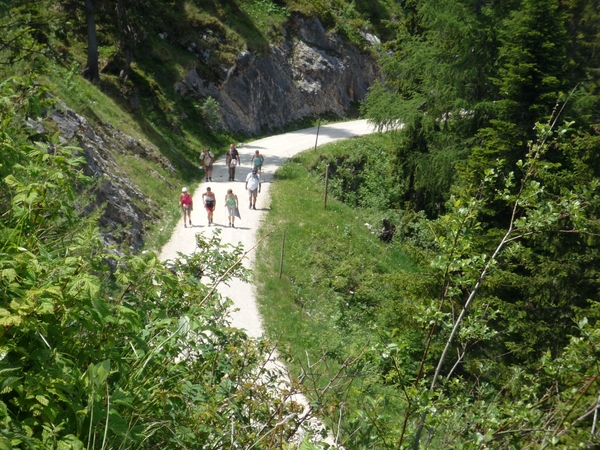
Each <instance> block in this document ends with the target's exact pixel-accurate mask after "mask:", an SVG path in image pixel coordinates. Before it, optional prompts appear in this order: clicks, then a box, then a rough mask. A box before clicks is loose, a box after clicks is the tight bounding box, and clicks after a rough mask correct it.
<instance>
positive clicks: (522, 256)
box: [0, 0, 600, 450]
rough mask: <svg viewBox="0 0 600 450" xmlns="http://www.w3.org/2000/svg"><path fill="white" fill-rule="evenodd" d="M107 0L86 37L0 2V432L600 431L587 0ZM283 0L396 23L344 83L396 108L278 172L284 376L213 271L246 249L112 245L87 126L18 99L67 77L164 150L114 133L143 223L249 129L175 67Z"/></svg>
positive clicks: (574, 440)
mask: <svg viewBox="0 0 600 450" xmlns="http://www.w3.org/2000/svg"><path fill="white" fill-rule="evenodd" d="M116 3H117V4H116V5H115V2H108V1H100V0H98V1H94V2H91V3H88V5H90V4H93V5H94V6H95V10H94V11H95V12H94V14H95V15H94V18H95V21H96V22H95V23H96V29H97V31H98V38H99V39H98V47H97V49H96V50H98V55H97V56H98V58H97V60H94V59H93V57H90V52H89V51H88V49H87V48H86V47H87V43H86V42H87V39H86V38H87V36H86V34H87V31H86V30H87V28H86V11H85V9H84V8H83V6H84V5H83V4H81V2H71V1H70V0H64V1H47V0H44V1H41V2H27V1H18V2H17V1H15V2H11V1H4V2H2V1H0V13H1V14H2V16H1V17H2V21H3V23H2V25H3V26H2V27H0V43H1V44H2V45H0V63H1V64H0V71H1V73H2V76H3V78H2V80H3V81H2V83H0V94H1V95H0V97H1V98H0V123H1V124H2V127H1V129H0V137H1V139H0V183H1V185H0V211H2V215H1V217H2V220H1V222H0V238H1V239H0V296H1V297H0V298H2V300H3V301H2V304H0V425H1V426H0V448H2V449H3V448H7V449H8V448H60V449H82V448H89V449H91V448H100V449H104V448H198V447H200V446H201V447H202V448H215V449H217V448H218V449H220V448H293V447H299V448H302V449H303V450H312V449H313V448H314V447H315V446H316V445H317V441H319V440H320V439H321V437H322V436H320V435H318V434H316V435H314V436H310V437H311V438H312V440H313V441H314V442H313V443H309V442H308V438H307V440H305V442H303V443H298V442H292V441H291V436H293V435H295V434H296V431H297V429H298V428H299V427H302V426H303V425H304V424H305V421H306V420H307V419H309V418H310V415H316V414H318V415H321V416H323V417H325V420H326V421H327V423H328V424H329V425H330V427H331V429H332V430H333V434H334V436H335V437H336V438H337V439H338V443H340V444H341V445H343V447H344V448H346V449H348V450H350V449H352V450H354V449H365V450H367V449H369V450H371V449H402V448H404V449H406V448H412V449H415V450H417V449H423V448H435V449H447V448H461V449H482V448H489V449H511V450H512V449H522V448H535V449H545V448H554V449H561V450H562V449H564V450H567V449H572V448H596V447H598V446H599V445H600V432H599V431H598V430H599V429H600V424H599V423H598V417H599V414H598V412H599V410H600V406H599V405H600V402H599V401H598V399H599V398H600V385H599V380H600V366H599V362H598V361H599V360H598V354H599V353H600V327H599V323H600V322H599V318H600V307H599V305H600V298H599V297H598V295H599V292H600V289H599V286H598V280H599V279H600V276H599V275H600V274H599V272H598V268H599V267H600V251H599V248H600V247H599V244H600V241H599V237H600V219H599V217H600V195H599V192H598V191H599V189H600V157H599V155H600V127H599V125H598V123H599V120H600V119H599V118H600V91H599V87H600V78H599V73H600V72H599V68H600V51H599V49H600V41H599V39H598V35H599V33H598V30H599V29H600V15H599V11H600V10H599V9H598V5H597V2H596V1H593V0H578V1H571V2H559V1H557V0H518V1H514V2H509V3H506V2H470V1H466V0H443V1H438V0H435V1H433V0H410V1H403V2H398V3H392V2H364V1H356V2H345V1H325V2H320V1H302V0H295V1H289V2H272V1H269V0H264V1H263V0H253V1H240V2H237V1H233V2H225V3H222V2H221V3H218V2H217V3H212V2H195V1H194V2H192V1H179V0H177V1H175V2H160V1H155V0H148V1H146V2H116ZM295 13H299V14H304V15H308V16H318V17H319V18H320V19H321V21H322V23H323V24H324V25H325V26H326V27H327V28H328V29H331V30H335V31H336V32H338V33H340V34H342V35H344V36H345V37H346V38H348V39H350V40H352V41H353V42H355V43H357V44H361V43H364V42H365V36H364V32H370V31H371V30H374V31H375V33H376V34H378V35H379V36H381V37H384V38H387V39H385V42H384V44H383V48H382V49H383V52H382V54H381V64H382V67H383V71H384V74H385V83H380V84H377V85H375V86H373V87H372V88H371V90H370V92H369V95H368V98H367V99H366V102H365V103H364V104H363V105H362V108H361V112H362V113H363V114H364V116H365V117H367V118H368V119H369V120H370V121H371V122H372V123H373V124H375V125H376V126H378V127H379V128H380V129H381V130H382V131H386V133H385V134H378V135H375V136H371V137H365V138H360V139H354V140H351V141H349V142H344V143H339V144H336V145H332V146H328V147H326V148H323V149H319V150H317V151H311V152H306V153H305V154H303V155H300V156H298V157H297V158H294V159H293V160H291V161H290V162H289V163H287V164H286V165H284V166H283V167H282V169H281V171H280V172H279V173H278V174H277V183H276V184H275V185H274V189H273V191H272V195H273V204H272V212H271V215H270V216H269V219H268V220H267V222H266V223H265V225H264V228H263V233H265V234H269V238H268V240H266V241H265V244H264V245H263V246H262V247H261V249H260V255H261V257H259V258H258V265H257V271H256V273H255V274H254V277H255V278H254V279H255V281H256V282H257V284H258V286H259V292H260V294H261V300H260V302H261V310H262V312H263V313H264V315H265V320H266V323H267V328H268V332H269V336H270V337H271V338H272V339H273V340H274V342H277V344H278V346H279V351H280V353H281V354H282V355H283V357H284V359H285V360H286V362H287V363H288V364H289V367H290V368H291V369H292V370H293V372H294V373H295V375H296V377H295V378H294V379H293V380H292V385H291V388H290V390H289V391H286V390H283V391H277V390H275V389H274V386H275V385H278V384H279V379H278V377H277V374H275V373H274V372H273V371H271V370H269V369H267V368H266V367H265V364H264V362H265V360H266V358H267V356H268V355H269V354H270V352H271V351H272V347H271V346H270V345H269V343H268V342H262V341H253V340H249V339H248V338H247V337H246V336H245V335H244V334H243V333H240V332H239V331H237V330H234V329H231V328H229V326H228V323H227V320H226V319H225V316H224V311H225V308H226V307H227V305H226V304H225V302H224V301H223V300H222V299H220V298H218V296H215V294H214V292H212V285H213V284H214V283H215V282H216V281H217V280H219V279H220V278H221V277H228V276H236V277H241V278H244V277H247V276H249V274H247V273H246V272H245V271H244V270H242V269H240V268H239V267H237V265H236V262H237V261H238V259H239V257H240V256H241V255H242V251H243V250H242V249H241V248H233V247H227V246H224V245H222V243H221V242H220V240H219V238H218V235H217V236H216V237H215V238H214V239H212V240H209V241H207V240H205V239H203V238H202V237H199V239H198V242H197V243H198V247H199V248H200V251H199V252H197V254H195V255H194V256H193V257H190V258H186V259H185V260H178V261H175V262H174V264H173V266H172V267H169V268H167V267H165V266H164V265H163V264H162V263H160V262H159V261H157V259H156V256H155V254H154V253H153V252H151V251H150V252H147V253H146V252H144V253H142V254H139V255H129V254H126V255H122V256H121V255H120V254H119V253H118V252H117V251H116V249H112V248H105V246H104V243H103V242H102V240H101V238H100V234H99V232H98V229H97V218H98V216H99V211H94V210H92V209H91V208H89V205H90V201H89V198H88V195H89V191H88V189H89V187H90V185H91V183H93V180H90V179H88V178H87V177H85V176H83V174H82V170H81V165H82V164H83V160H82V159H81V158H80V157H78V156H77V149H74V148H70V147H69V146H68V145H67V144H66V143H63V142H60V139H59V136H58V135H57V134H56V133H55V131H56V130H53V129H47V130H46V133H41V134H38V133H37V131H36V130H34V129H32V128H30V127H28V126H27V125H26V123H27V120H31V119H37V118H43V116H44V114H45V112H46V111H47V109H48V108H52V107H56V106H57V97H58V98H60V99H61V100H63V101H65V102H66V103H67V105H69V106H70V107H72V108H73V109H75V110H76V111H77V112H78V113H80V114H82V115H84V116H86V117H87V118H88V119H89V120H90V121H91V122H92V123H93V124H94V125H101V124H105V123H112V124H113V125H114V126H116V125H117V124H118V125H119V126H120V127H122V130H123V131H125V132H126V133H128V134H130V135H132V136H133V137H134V138H135V139H142V140H145V141H147V142H149V143H151V144H153V145H154V146H156V147H157V148H158V149H159V151H160V152H161V154H162V155H163V156H164V157H166V158H167V159H168V160H169V161H170V162H171V164H172V165H173V166H174V167H175V168H176V169H177V172H176V174H169V173H167V172H164V171H160V170H159V169H158V168H153V167H152V166H151V165H150V163H149V162H148V161H140V160H137V159H136V158H135V157H134V156H132V155H119V156H118V157H117V160H118V161H119V163H121V164H122V165H123V169H124V170H126V171H127V173H128V175H129V176H130V177H131V179H132V180H133V181H134V183H135V184H137V185H138V186H139V188H140V189H141V190H142V191H143V192H144V193H145V194H146V195H148V196H149V197H150V198H152V199H154V200H155V201H156V202H157V205H158V207H157V210H156V211H155V213H156V214H157V216H160V218H161V219H160V220H157V221H156V224H155V225H154V228H152V229H151V236H152V239H151V240H149V242H148V247H149V248H158V247H160V245H161V242H164V240H165V239H166V236H167V235H168V233H169V230H170V228H171V224H172V223H173V222H174V220H175V217H176V214H177V211H176V208H175V205H174V202H171V201H170V200H169V199H172V198H176V194H177V193H178V191H179V188H180V186H181V184H187V185H188V186H193V184H194V182H195V181H197V180H198V178H200V177H201V173H200V172H199V170H198V166H197V155H198V153H199V151H200V148H201V147H203V146H209V147H211V148H213V149H214V150H215V153H216V154H217V155H218V154H220V153H221V152H223V151H225V149H226V148H227V144H229V143H230V142H231V141H232V140H233V141H234V142H235V141H238V140H244V139H243V138H242V137H238V136H232V135H230V134H229V133H227V132H226V131H225V130H221V129H219V128H218V126H217V124H215V122H214V105H213V106H211V104H210V103H207V102H206V101H191V100H189V99H187V100H186V99H182V98H180V97H179V96H177V95H176V93H175V92H174V88H173V84H174V82H175V81H177V80H179V79H180V77H182V76H183V74H184V73H186V71H187V70H189V69H191V68H194V67H195V68H196V70H198V71H200V72H201V73H202V75H203V76H204V77H206V78H207V79H211V77H218V76H220V75H219V74H220V73H221V72H220V70H221V67H222V66H223V67H229V66H230V64H231V62H232V61H233V60H234V58H235V56H236V55H237V54H238V53H239V52H240V51H243V50H246V49H250V50H252V51H255V52H261V51H266V50H267V49H268V45H269V43H270V42H273V41H277V40H278V39H280V38H281V26H282V24H283V23H284V21H285V20H288V18H289V17H291V15H292V14H295ZM87 17H88V19H89V17H90V11H89V9H88V12H87ZM200 31H202V32H203V38H202V42H201V44H202V45H205V44H204V43H206V45H207V47H206V48H208V46H209V44H210V49H211V52H210V55H209V57H208V58H207V61H206V62H205V63H203V64H200V63H198V58H197V57H196V56H194V55H193V54H192V52H190V51H188V50H187V44H189V43H190V36H191V35H192V34H194V35H197V34H198V33H199V32H200ZM165 33H166V34H165ZM167 35H168V36H167ZM198 42H200V40H198ZM201 50H203V49H201ZM92 53H93V52H92ZM92 56H93V55H92ZM90 61H91V63H90ZM95 66H97V67H95ZM96 69H97V70H96ZM82 70H83V72H82ZM82 74H83V75H85V76H87V77H88V79H89V80H90V81H88V80H86V79H84V78H83V77H82ZM200 100H205V99H200ZM46 125H47V124H46ZM303 125H306V124H305V123H303ZM326 167H329V175H330V179H329V195H330V197H329V198H328V203H327V208H326V209H325V208H323V207H322V205H323V189H324V184H325V183H324V174H325V169H326ZM152 170H156V171H157V173H159V174H160V175H163V176H164V178H165V180H166V183H162V184H161V183H159V182H157V181H156V180H155V179H152V177H148V176H147V175H148V173H152ZM141 206H143V205H141ZM384 221H387V222H385V223H389V227H388V226H387V225H386V227H387V230H389V231H390V232H388V233H382V232H381V228H382V227H383V226H384ZM284 230H285V240H286V244H285V252H284V262H283V266H282V277H281V279H280V278H279V269H280V266H279V263H280V256H281V248H282V247H281V246H282V242H283V231H284ZM392 230H395V231H393V232H391V231H392ZM380 237H381V239H380ZM384 241H385V242H384ZM201 276H204V277H207V278H208V279H209V280H210V281H209V282H208V283H202V282H201V281H200V279H201ZM205 279H206V278H205ZM298 389H301V390H303V391H304V392H305V393H306V395H307V396H308V398H309V399H310V401H311V403H310V406H311V409H310V414H309V415H308V416H302V415H301V414H300V407H299V405H297V404H295V403H294V402H290V401H289V400H290V398H292V396H293V395H294V394H295V393H296V391H297V390H298ZM313 444H314V445H313Z"/></svg>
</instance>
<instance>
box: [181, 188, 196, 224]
mask: <svg viewBox="0 0 600 450" xmlns="http://www.w3.org/2000/svg"><path fill="white" fill-rule="evenodd" d="M179 206H181V209H182V210H183V226H184V228H187V225H186V224H185V216H186V215H187V218H188V221H189V222H190V227H191V226H192V211H193V209H194V202H193V201H192V196H191V195H190V193H189V192H188V190H187V188H185V187H184V188H182V189H181V194H180V195H179Z"/></svg>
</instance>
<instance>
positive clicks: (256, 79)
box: [175, 18, 379, 134]
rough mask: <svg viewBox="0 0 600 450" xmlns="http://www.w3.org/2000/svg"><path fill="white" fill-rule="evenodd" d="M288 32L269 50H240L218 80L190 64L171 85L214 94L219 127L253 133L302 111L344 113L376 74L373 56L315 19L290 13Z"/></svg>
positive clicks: (278, 125)
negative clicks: (261, 53)
mask: <svg viewBox="0 0 600 450" xmlns="http://www.w3.org/2000/svg"><path fill="white" fill-rule="evenodd" d="M288 36H291V37H290V38H289V39H288V40H286V41H285V42H284V43H282V44H280V45H277V46H271V53H270V54H268V55H265V56H260V57H259V56H256V55H254V54H252V53H250V52H247V51H246V52H243V53H240V54H239V55H238V58H237V61H236V63H235V64H234V65H233V66H232V67H231V68H229V70H227V71H226V72H224V77H223V79H222V80H221V82H209V81H206V80H203V79H202V78H200V76H199V75H198V73H197V72H196V71H195V70H192V71H190V72H189V73H188V74H187V76H186V78H185V79H184V80H183V81H181V82H179V83H177V84H176V86H175V87H176V89H177V91H178V92H179V93H180V94H181V95H184V96H190V97H193V98H195V99H197V100H198V101H202V100H203V99H204V98H206V97H208V96H211V97H213V98H215V99H216V100H217V101H218V103H219V106H220V110H221V119H222V124H223V126H224V127H226V128H228V129H230V130H232V131H235V132H243V133H250V134H256V133H259V132H260V131H262V130H265V129H267V130H272V129H278V128H281V127H283V126H284V125H286V124H287V123H290V122H293V121H296V120H298V119H301V118H303V117H306V116H314V115H319V114H323V113H335V114H337V115H339V116H344V115H345V114H346V112H347V111H348V109H349V107H350V106H351V104H352V103H354V102H357V101H359V100H363V99H364V97H365V94H366V93H367V89H368V88H369V86H371V85H372V84H373V82H374V81H375V80H376V79H377V78H378V77H379V67H378V65H377V63H376V61H375V60H374V59H373V58H371V57H370V56H369V55H366V54H363V53H361V52H360V51H359V50H358V49H357V48H356V47H353V46H351V45H349V44H348V43H346V42H345V41H344V40H343V39H342V38H340V37H339V36H336V35H332V34H327V33H326V31H325V29H324V28H323V26H322V25H321V22H319V20H318V19H304V18H296V19H294V20H293V21H291V24H290V29H289V30H288ZM370 37H371V38H373V37H372V36H370ZM373 39H374V38H373Z"/></svg>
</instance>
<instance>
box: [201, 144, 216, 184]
mask: <svg viewBox="0 0 600 450" xmlns="http://www.w3.org/2000/svg"><path fill="white" fill-rule="evenodd" d="M214 160H215V155H214V154H213V153H212V152H211V151H210V150H209V149H207V148H205V149H204V150H202V153H200V162H201V163H202V166H203V167H204V176H205V177H206V178H205V180H204V181H212V171H213V161H214Z"/></svg>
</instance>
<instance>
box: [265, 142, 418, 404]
mask: <svg viewBox="0 0 600 450" xmlns="http://www.w3.org/2000/svg"><path fill="white" fill-rule="evenodd" d="M367 139H371V140H373V141H375V140H377V139H381V138H380V137H378V136H372V137H370V138H367ZM362 143H364V141H361V142H359V141H358V140H357V141H356V145H361V144H362ZM340 145H341V144H331V145H328V146H325V147H323V148H319V149H318V150H317V151H316V152H314V151H308V152H305V153H304V154H302V155H299V156H297V157H296V158H294V159H293V160H291V161H289V162H287V163H286V164H285V165H284V166H283V167H282V168H281V169H280V170H279V171H278V172H277V175H276V181H277V182H276V183H274V184H273V186H272V187H271V191H270V192H271V197H272V204H271V210H270V212H269V215H268V218H267V220H266V221H265V222H264V223H263V225H262V229H261V231H260V235H264V234H267V233H270V236H269V237H268V239H266V240H265V241H264V243H263V245H262V246H261V248H260V249H259V253H258V257H257V267H256V271H255V280H257V281H258V298H259V303H260V310H261V314H262V316H263V318H264V322H265V327H266V331H267V334H268V335H269V336H270V337H271V338H272V339H275V340H278V341H279V345H280V349H281V350H282V353H283V354H284V355H285V356H286V357H287V358H288V360H289V361H288V365H289V367H290V368H291V369H292V371H293V372H294V373H297V374H299V373H301V366H304V368H306V364H307V360H310V361H311V362H314V361H317V360H318V359H319V358H320V357H321V356H322V355H323V354H324V353H327V354H328V358H327V369H325V365H324V364H322V365H321V367H320V369H319V371H323V376H322V377H317V378H319V380H318V382H317V384H319V385H324V384H325V383H327V382H328V381H329V379H330V377H331V376H332V374H333V373H335V372H336V371H337V369H338V368H339V367H340V365H341V364H342V361H344V360H345V359H346V358H347V357H348V356H350V355H356V354H358V353H361V352H369V351H374V349H375V348H376V347H377V345H378V342H379V336H378V333H379V332H380V325H384V322H385V321H386V320H387V318H386V316H387V314H390V313H389V310H388V312H386V313H385V314H383V315H382V312H385V310H386V309H388V308H390V307H393V311H394V312H392V314H395V313H397V312H398V313H402V311H403V312H404V314H405V316H406V320H410V319H409V317H408V316H410V308H411V305H409V304H407V303H406V300H404V299H403V298H402V297H401V296H400V295H399V294H398V292H396V289H395V283H394V280H395V279H397V277H400V276H405V275H406V274H410V273H413V272H414V271H415V270H416V269H415V267H414V266H413V265H412V263H411V261H410V260H409V258H407V257H406V256H405V255H404V254H403V253H402V252H401V250H400V249H399V248H398V247H397V246H396V245H395V244H384V243H382V242H381V241H380V240H379V239H378V236H377V233H373V232H372V231H371V230H370V229H369V228H368V227H367V226H366V224H365V223H366V222H367V221H370V220H372V219H373V217H372V216H371V212H370V211H368V210H364V209H357V208H352V207H349V206H347V205H345V204H343V203H341V202H339V201H337V200H336V199H334V198H331V197H330V198H329V199H328V203H327V209H324V208H323V197H324V196H323V190H324V186H323V182H322V178H321V177H318V176H316V175H315V174H311V173H310V172H309V171H308V170H307V169H306V167H310V166H313V165H314V160H315V159H316V158H319V157H320V155H321V154H324V153H328V152H335V151H336V148H337V147H336V146H340ZM344 145H348V143H346V144H344ZM284 230H285V252H284V255H285V256H284V264H283V276H282V278H281V279H279V269H280V258H281V245H282V242H283V233H284ZM392 305H393V306H392ZM386 325H387V324H386ZM354 370H358V368H351V369H350V371H354ZM360 370H361V372H362V373H361V377H360V380H361V382H360V384H361V386H360V387H359V386H357V385H356V383H357V382H358V381H355V386H354V387H353V388H352V389H349V390H348V391H347V392H346V393H342V391H344V389H341V390H340V391H339V392H336V393H335V395H333V397H331V401H339V397H338V396H341V395H344V396H346V395H349V397H347V398H346V400H347V401H348V402H349V403H350V405H351V407H356V404H357V403H359V402H360V401H362V400H364V399H361V398H359V397H358V396H361V395H363V394H364V392H365V390H366V391H373V395H375V396H377V394H382V392H383V391H384V388H382V387H381V386H376V385H377V384H378V383H376V382H375V381H374V380H370V379H369V373H368V372H369V371H368V369H366V368H364V367H362V368H360ZM308 384H310V382H308ZM366 385H370V387H366ZM387 395H388V397H389V395H397V393H396V394H394V393H391V392H390V393H387ZM353 396H354V397H353ZM334 398H337V399H338V400H333V399H334ZM400 403H401V402H400ZM336 410H337V409H336Z"/></svg>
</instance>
